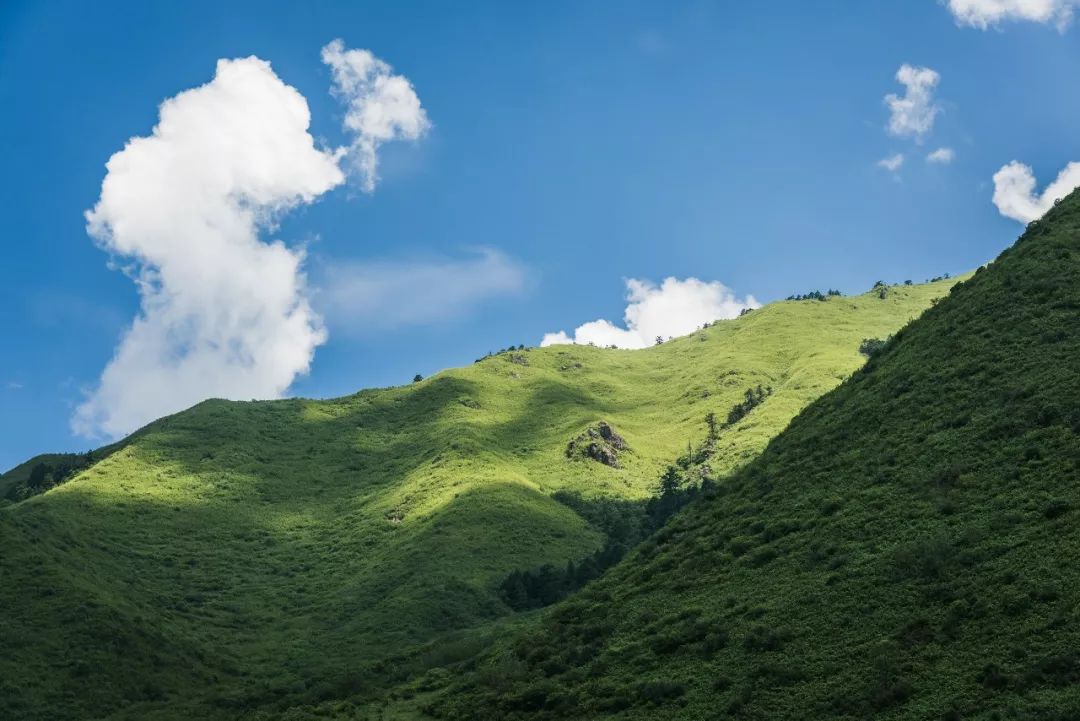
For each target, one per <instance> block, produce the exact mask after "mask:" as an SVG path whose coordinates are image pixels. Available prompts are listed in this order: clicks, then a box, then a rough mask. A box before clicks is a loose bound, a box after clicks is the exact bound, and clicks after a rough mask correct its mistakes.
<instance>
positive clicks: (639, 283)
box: [540, 278, 761, 348]
mask: <svg viewBox="0 0 1080 721" xmlns="http://www.w3.org/2000/svg"><path fill="white" fill-rule="evenodd" d="M626 290H627V293H626V299H627V300H628V301H629V304H628V305H627V306H626V312H625V313H624V314H623V320H624V322H625V323H626V327H625V328H620V327H618V326H616V325H615V324H613V323H611V322H610V321H607V320H594V321H591V322H589V323H585V324H584V325H581V326H578V328H577V329H576V330H575V331H574V334H573V335H572V336H571V335H567V334H566V333H565V332H564V331H559V332H557V333H548V334H546V335H545V336H544V338H543V340H542V341H541V342H540V345H542V346H548V345H556V344H560V343H593V344H594V345H598V346H609V345H616V346H619V347H620V348H645V347H647V346H650V345H653V343H655V342H656V337H657V336H661V337H663V338H667V337H669V336H680V335H686V334H687V333H690V332H692V331H694V330H695V329H697V328H698V327H700V326H701V325H702V324H703V323H711V322H712V321H714V320H726V319H729V318H735V317H738V315H739V313H740V312H741V311H742V310H743V309H744V308H758V307H760V305H761V304H760V303H758V302H757V301H756V300H755V299H754V297H753V296H752V295H748V296H746V298H745V299H743V300H739V299H738V298H737V297H736V296H735V293H734V292H733V291H732V290H731V289H729V288H728V287H726V286H725V285H724V284H723V283H720V282H718V281H712V282H708V283H707V282H705V281H701V280H698V279H697V278H687V279H686V280H679V279H677V278H665V279H664V282H663V283H661V284H660V287H657V286H655V285H653V284H652V283H650V282H649V281H645V280H636V279H633V278H631V279H629V280H627V281H626Z"/></svg>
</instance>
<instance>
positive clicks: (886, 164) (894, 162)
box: [877, 153, 904, 173]
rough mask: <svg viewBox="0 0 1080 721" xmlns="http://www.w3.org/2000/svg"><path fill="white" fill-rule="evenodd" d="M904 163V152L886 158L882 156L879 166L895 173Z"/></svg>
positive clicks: (878, 162)
mask: <svg viewBox="0 0 1080 721" xmlns="http://www.w3.org/2000/svg"><path fill="white" fill-rule="evenodd" d="M903 164H904V154H903V153H897V154H896V155H890V156H888V157H886V158H882V159H881V160H879V161H877V166H878V167H879V168H884V169H885V170H888V171H889V172H890V173H895V172H896V171H897V170H899V169H900V166H901V165H903Z"/></svg>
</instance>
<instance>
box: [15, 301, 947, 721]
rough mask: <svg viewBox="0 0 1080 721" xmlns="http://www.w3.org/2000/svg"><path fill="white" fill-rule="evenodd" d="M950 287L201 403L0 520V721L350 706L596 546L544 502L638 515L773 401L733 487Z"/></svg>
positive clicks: (718, 467) (596, 538)
mask: <svg viewBox="0 0 1080 721" xmlns="http://www.w3.org/2000/svg"><path fill="white" fill-rule="evenodd" d="M951 285H952V281H942V282H937V283H931V284H927V285H916V286H898V287H894V288H891V289H888V290H887V291H883V292H879V291H874V292H872V293H868V294H866V295H864V296H858V297H851V298H848V297H834V298H830V299H828V300H827V301H825V302H819V301H816V300H815V301H801V302H783V303H777V304H773V305H771V306H768V307H765V308H763V309H760V310H757V311H754V312H752V313H750V314H748V315H746V316H744V317H742V318H740V319H738V320H735V321H728V322H723V323H718V324H716V325H715V326H713V327H711V328H709V329H707V330H704V331H701V332H699V333H696V334H693V335H691V336H687V337H684V338H680V339H677V340H675V341H672V342H669V343H665V344H664V345H662V346H659V347H656V348H652V349H648V350H645V351H617V350H603V349H596V348H590V347H577V346H561V347H552V348H546V349H530V350H528V351H514V352H510V353H501V354H499V355H496V356H494V357H490V358H487V359H484V360H482V361H481V362H478V363H476V364H475V365H473V366H471V367H467V368H463V369H459V370H452V371H446V372H443V373H440V374H438V375H437V376H435V377H433V378H430V379H428V380H425V381H423V382H420V383H416V384H413V385H411V386H406V387H400V388H391V389H385V390H377V391H364V392H361V393H358V394H356V395H354V396H350V397H347V398H342V399H337V400H329V401H309V400H286V401H277V402H262V403H230V402H224V401H207V402H205V403H202V404H200V405H198V406H196V407H194V408H192V409H190V410H188V411H186V412H184V413H180V414H178V415H175V416H172V417H169V418H166V419H162V420H160V421H158V422H155V423H154V424H151V425H150V426H148V427H147V428H145V429H143V430H141V431H140V432H139V433H137V434H135V435H134V436H132V437H131V438H129V439H127V441H125V442H123V443H121V444H118V445H117V446H115V447H113V448H111V449H110V451H111V453H110V454H109V455H107V457H104V458H103V459H101V460H98V461H97V462H96V463H94V464H93V465H92V466H91V467H90V468H88V469H86V470H83V471H81V472H80V473H78V475H76V476H75V477H74V478H73V479H72V480H70V481H68V482H67V483H64V484H63V485H60V486H58V487H56V488H53V489H52V490H49V491H48V492H46V493H44V494H42V495H37V496H34V497H31V498H28V499H27V500H24V501H21V502H19V503H17V504H15V505H11V506H9V507H7V508H0V548H2V549H4V553H3V554H2V556H0V578H2V581H0V608H3V609H4V612H3V614H0V648H2V649H3V652H2V653H0V716H2V717H4V718H8V719H32V718H70V717H79V718H97V717H115V718H213V717H219V718H235V717H237V716H238V715H240V714H241V713H243V712H245V711H248V710H251V709H257V708H266V709H274V708H278V707H287V706H290V705H292V704H294V703H297V702H298V701H301V700H318V699H321V698H333V697H338V696H341V695H347V694H349V693H356V692H363V690H364V689H365V688H367V687H368V686H369V685H370V684H371V683H375V682H376V681H377V680H378V679H381V678H383V677H385V676H386V675H387V674H393V673H394V672H395V670H394V667H393V664H392V663H389V662H388V659H390V658H391V657H392V656H394V655H395V654H399V653H401V652H402V651H403V650H406V649H409V648H413V647H415V646H416V645H417V644H422V643H425V642H429V641H431V640H432V639H435V638H436V637H437V636H438V635H439V634H441V633H445V632H448V631H452V630H454V629H464V628H472V627H476V626H478V625H479V624H483V623H486V622H488V621H491V620H493V619H499V618H504V617H506V616H507V615H508V613H509V610H508V608H507V607H506V606H505V605H504V604H503V603H502V601H501V600H500V599H499V596H498V594H497V593H496V589H497V586H498V584H499V582H500V581H501V580H502V579H503V578H504V577H505V576H506V575H507V574H508V573H509V572H510V571H512V570H514V569H521V568H525V569H527V568H534V567H536V566H538V565H540V564H543V563H549V562H550V563H555V564H564V563H565V562H566V561H567V560H568V559H575V560H576V559H580V558H582V557H584V556H586V555H587V554H589V553H591V552H592V551H593V550H595V549H596V548H597V547H598V546H599V545H600V544H601V542H602V540H603V539H602V538H601V534H600V533H599V532H598V530H597V529H596V528H594V527H591V526H590V525H588V524H587V523H586V522H585V520H584V519H583V518H582V517H580V516H579V515H577V514H576V513H575V512H574V511H572V510H571V509H570V508H568V507H567V506H566V505H564V504H562V503H559V502H557V501H556V500H554V499H553V498H552V493H553V492H555V491H557V490H560V489H562V490H572V491H577V492H580V493H582V494H584V495H585V496H588V497H614V498H622V499H635V498H637V499H641V498H646V497H648V496H649V495H650V494H651V493H652V492H653V490H654V487H655V485H656V483H657V479H658V477H659V475H660V473H661V471H662V470H663V468H664V467H665V466H666V465H667V464H669V463H670V462H671V461H672V460H673V459H674V458H675V457H676V456H677V455H678V454H680V453H682V452H683V451H684V450H685V449H686V447H687V444H688V443H697V442H699V441H700V440H701V439H702V438H703V437H704V436H705V425H706V424H705V420H704V418H705V415H706V414H707V413H709V412H715V413H716V414H717V415H719V416H721V417H722V418H723V417H726V415H727V413H728V411H729V409H730V408H731V407H732V406H733V405H735V404H736V403H738V402H739V401H740V400H741V399H742V397H743V395H744V393H745V391H746V390H747V389H748V388H751V387H755V386H757V385H762V386H770V387H772V389H773V391H774V392H773V393H772V395H770V396H769V397H768V398H767V399H766V400H765V402H764V403H763V404H762V405H760V406H759V407H757V408H755V409H754V411H753V412H752V413H751V414H749V415H748V416H746V417H745V418H743V419H741V420H739V421H738V422H737V423H734V424H733V425H731V426H730V427H725V428H724V429H723V430H722V432H721V433H720V437H719V439H718V441H717V452H716V453H715V454H714V456H713V459H712V466H713V473H714V474H715V475H717V476H722V475H724V474H726V473H728V472H730V471H732V470H734V469H736V468H738V467H740V466H742V465H744V464H745V463H746V462H747V461H748V460H749V459H751V458H752V457H753V456H755V455H756V454H757V453H759V452H760V451H761V449H762V448H764V446H765V444H766V443H767V442H768V440H769V439H770V438H772V437H773V436H774V435H775V434H776V433H778V432H779V431H780V430H781V429H782V428H783V427H784V426H786V425H787V423H788V422H789V421H790V419H791V418H792V417H793V416H794V415H795V414H796V413H798V411H799V410H800V409H802V408H803V407H804V406H805V405H806V404H807V403H809V402H811V401H812V400H813V399H814V398H816V397H818V396H820V395H821V394H822V393H824V392H826V391H827V390H829V389H830V388H832V387H834V386H835V385H836V384H837V383H839V382H840V381H841V380H842V379H843V378H845V377H847V376H848V375H850V374H851V373H852V372H853V371H855V370H856V369H857V368H858V367H859V366H860V365H861V364H862V362H863V360H864V359H863V357H862V356H861V355H860V354H859V352H858V347H859V344H860V341H861V340H862V339H864V338H867V337H878V338H884V337H887V336H888V335H890V334H891V333H893V332H895V331H896V330H897V329H898V328H899V327H901V326H902V325H904V324H905V323H906V322H907V321H908V320H909V319H911V318H913V317H915V316H917V315H918V314H919V313H921V312H922V311H923V310H924V309H925V308H926V307H928V306H929V305H930V303H931V301H932V300H933V299H934V298H936V297H939V296H942V295H944V294H945V293H947V291H948V288H949V287H950V286H951ZM600 421H606V422H608V423H610V424H611V426H612V427H614V428H615V429H616V431H617V433H619V434H620V435H621V436H622V437H623V438H625V440H626V443H627V445H628V449H627V450H625V451H623V452H621V453H620V455H619V458H618V465H619V467H618V468H614V467H609V466H608V465H604V464H602V463H598V462H595V461H592V460H588V459H584V458H581V457H573V458H571V457H568V455H567V452H566V449H567V445H568V443H569V442H570V441H571V440H573V439H574V438H576V437H577V436H579V434H582V433H583V432H586V431H587V429H588V428H589V427H591V426H595V425H596V424H598V423H599V422H600ZM94 457H95V458H97V457H98V456H96V455H95V456H94ZM28 467H29V466H27V468H28ZM25 470H26V468H22V469H21V470H20V471H19V472H18V473H22V472H23V471H25ZM18 473H17V474H15V475H18ZM9 478H12V479H15V480H18V479H17V478H15V476H14V475H13V476H10V477H9ZM20 478H21V476H20ZM13 482H14V481H13ZM451 655H452V654H451Z"/></svg>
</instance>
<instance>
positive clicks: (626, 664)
mask: <svg viewBox="0 0 1080 721" xmlns="http://www.w3.org/2000/svg"><path fill="white" fill-rule="evenodd" d="M1078 556H1080V195H1077V194H1075V193H1074V194H1073V195H1072V196H1070V197H1069V198H1068V199H1067V200H1065V201H1063V202H1062V203H1061V204H1060V205H1058V206H1057V207H1056V208H1055V209H1054V210H1052V211H1051V212H1050V213H1049V214H1048V216H1047V217H1046V218H1045V219H1044V220H1042V221H1040V222H1038V223H1035V224H1033V225H1032V226H1030V227H1029V229H1028V231H1027V232H1026V233H1025V234H1024V236H1023V237H1022V238H1021V239H1020V240H1019V241H1018V242H1017V244H1016V245H1015V246H1014V247H1013V248H1011V249H1009V250H1007V251H1005V252H1004V253H1003V254H1002V255H1001V256H1000V258H999V259H998V260H997V261H996V262H994V263H993V264H991V265H989V266H988V267H986V268H984V269H981V270H980V271H979V272H978V273H976V274H975V276H974V277H973V278H972V279H971V280H970V281H968V282H965V283H963V284H960V285H958V286H956V287H954V288H953V290H952V293H951V294H950V296H949V297H948V298H947V299H946V300H944V301H943V302H941V303H940V304H937V305H936V307H934V308H932V309H931V310H929V311H928V312H927V313H925V314H924V315H923V316H922V318H920V319H919V320H918V321H916V322H915V323H913V324H911V325H910V326H908V327H907V328H905V329H904V330H902V331H901V332H900V333H898V334H897V335H896V337H894V338H893V340H892V341H891V342H889V343H888V344H886V346H885V347H884V348H883V349H882V350H880V351H879V352H878V353H877V354H875V356H874V357H873V358H872V359H871V360H870V361H869V362H868V363H867V365H866V366H865V367H864V368H863V369H862V370H860V371H859V372H857V373H856V374H855V375H854V376H853V377H852V378H851V379H850V380H849V381H848V382H846V383H844V384H843V385H842V386H841V387H839V388H837V389H836V390H835V391H833V392H831V393H829V394H827V395H825V396H824V397H822V398H820V399H819V400H818V401H817V402H815V403H813V404H812V405H810V406H809V407H808V408H807V409H806V410H805V411H803V412H802V413H801V414H800V415H799V416H798V417H797V418H796V419H795V420H794V421H793V422H792V423H791V425H790V427H789V428H788V429H787V430H786V431H785V432H784V433H782V434H781V435H779V436H778V437H777V438H776V439H774V441H773V442H772V443H771V444H770V445H769V447H768V449H767V450H766V451H765V452H764V453H763V454H762V455H761V456H760V457H759V458H758V459H756V460H755V461H754V462H753V463H751V464H750V465H749V466H747V467H746V468H745V469H743V470H742V471H740V472H738V473H736V474H735V475H734V476H732V477H731V478H730V479H728V480H727V481H726V482H722V483H720V484H719V486H718V489H717V491H716V492H715V493H713V494H710V495H709V496H708V497H705V498H703V499H701V500H700V501H699V502H697V503H695V504H693V505H692V506H691V507H690V508H689V509H688V510H687V511H686V512H684V513H683V514H681V515H680V516H678V517H677V518H675V519H674V520H673V521H672V523H670V524H669V525H668V526H667V527H666V528H665V529H663V530H662V531H660V532H659V533H658V534H657V535H656V536H654V538H653V539H651V540H649V541H646V542H645V543H644V544H643V545H642V546H641V547H640V548H639V550H638V552H636V553H635V554H634V555H633V556H631V557H630V558H628V559H627V561H625V562H624V563H622V564H621V565H619V566H617V567H616V568H615V569H613V570H612V572H610V573H609V574H608V575H607V576H605V577H604V578H602V579H600V580H599V581H598V582H596V583H594V584H592V585H590V586H588V587H586V588H585V589H584V590H583V591H582V592H581V593H580V594H578V595H577V596H575V597H574V598H571V599H570V600H568V601H567V602H565V603H563V604H561V605H559V606H556V607H554V608H552V609H551V610H550V611H549V612H547V613H545V614H544V615H543V617H542V618H541V619H540V622H539V625H538V626H537V627H536V628H534V629H532V630H529V631H526V632H523V633H522V634H520V635H518V636H516V637H511V638H510V639H509V640H505V641H503V642H500V644H499V646H498V648H497V649H496V650H495V651H492V652H490V653H488V654H487V655H486V656H484V657H482V658H481V659H479V660H478V661H474V662H472V663H471V664H470V665H469V666H468V667H467V668H472V669H473V670H472V672H471V673H470V674H469V675H468V676H467V680H466V681H465V682H460V683H451V684H449V686H448V689H449V690H448V691H446V692H444V693H442V694H440V695H436V696H435V697H433V698H430V697H429V698H427V699H425V700H424V702H423V703H424V704H426V708H427V709H428V711H429V712H431V713H432V714H435V715H438V716H440V717H442V718H450V719H504V718H506V719H525V718H528V719H596V718H609V717H618V718H627V719H712V718H737V719H762V720H764V719H808V718H817V719H834V718H837V719H865V718H870V717H873V718H882V719H1060V720H1062V721H1064V720H1065V719H1076V718H1080V566H1078V565H1077V563H1076V559H1077V558H1078Z"/></svg>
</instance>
